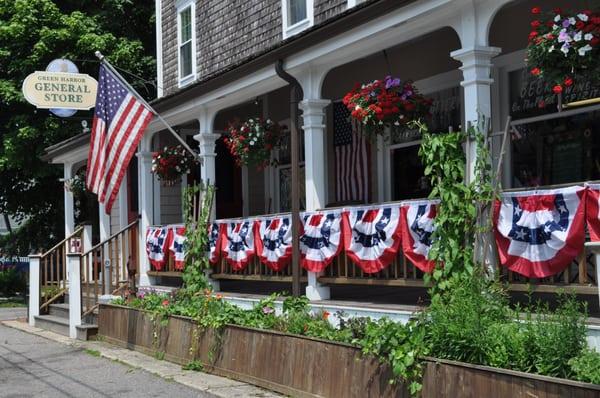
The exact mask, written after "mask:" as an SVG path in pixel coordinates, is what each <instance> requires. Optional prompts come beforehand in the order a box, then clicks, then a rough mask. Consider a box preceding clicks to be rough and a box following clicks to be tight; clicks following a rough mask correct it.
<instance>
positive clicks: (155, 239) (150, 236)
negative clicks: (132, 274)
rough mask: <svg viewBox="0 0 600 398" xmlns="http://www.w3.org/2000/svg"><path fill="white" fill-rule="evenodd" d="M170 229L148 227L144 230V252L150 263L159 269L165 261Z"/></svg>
mask: <svg viewBox="0 0 600 398" xmlns="http://www.w3.org/2000/svg"><path fill="white" fill-rule="evenodd" d="M170 238H171V230H170V228H166V227H148V229H147V230H146V253H147V254H148V260H149V261H150V264H151V265H152V266H153V267H154V269H156V270H157V271H160V270H161V269H162V267H163V266H164V265H165V263H166V262H167V258H168V253H167V249H168V248H169V246H170V242H169V240H170Z"/></svg>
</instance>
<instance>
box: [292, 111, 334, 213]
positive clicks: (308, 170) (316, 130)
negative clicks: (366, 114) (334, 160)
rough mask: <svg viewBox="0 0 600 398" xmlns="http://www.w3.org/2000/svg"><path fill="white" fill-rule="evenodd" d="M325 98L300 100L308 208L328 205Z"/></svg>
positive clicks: (319, 207)
mask: <svg viewBox="0 0 600 398" xmlns="http://www.w3.org/2000/svg"><path fill="white" fill-rule="evenodd" d="M330 103H331V101H330V100H325V99H305V100H303V101H302V102H300V104H299V107H300V109H302V120H303V126H302V129H303V130H304V167H305V169H304V172H305V175H306V210H315V209H321V208H323V207H325V206H326V205H327V185H326V178H327V163H326V162H325V151H326V146H325V127H326V126H325V123H324V117H325V107H326V106H327V105H329V104H330Z"/></svg>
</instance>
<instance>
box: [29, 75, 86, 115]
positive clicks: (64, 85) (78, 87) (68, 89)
mask: <svg viewBox="0 0 600 398" xmlns="http://www.w3.org/2000/svg"><path fill="white" fill-rule="evenodd" d="M97 88H98V82H97V81H96V79H94V78H93V77H91V76H90V75H86V74H82V73H64V72H40V71H38V72H34V73H32V74H30V75H29V76H27V77H26V78H25V81H23V95H25V99H26V100H27V101H29V102H30V103H31V104H33V105H35V106H36V107H38V108H43V109H49V108H54V109H90V108H93V107H94V105H95V104H96V90H97Z"/></svg>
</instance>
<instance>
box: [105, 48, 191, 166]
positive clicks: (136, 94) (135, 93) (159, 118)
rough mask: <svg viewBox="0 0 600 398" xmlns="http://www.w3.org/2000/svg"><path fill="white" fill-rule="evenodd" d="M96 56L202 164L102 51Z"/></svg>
mask: <svg viewBox="0 0 600 398" xmlns="http://www.w3.org/2000/svg"><path fill="white" fill-rule="evenodd" d="M94 54H95V55H96V57H98V59H99V60H100V62H101V63H102V64H104V65H106V67H107V68H108V69H109V70H110V71H111V72H112V73H113V74H114V75H115V76H116V77H117V78H119V80H121V82H122V83H123V84H124V85H125V86H126V87H127V88H128V89H129V91H131V92H132V93H133V94H134V95H135V96H136V98H137V99H138V100H139V101H140V102H141V103H143V104H144V106H145V107H146V108H148V109H149V110H150V111H151V112H152V113H153V114H154V116H156V117H157V118H158V120H160V121H161V122H162V124H164V125H165V127H166V128H167V130H169V131H170V132H171V134H173V136H174V137H175V138H176V139H177V140H178V141H179V142H180V143H181V145H182V146H183V147H184V148H185V149H186V150H187V151H188V152H189V153H191V154H192V156H193V157H194V159H197V160H199V161H200V162H202V159H201V158H200V155H199V154H198V153H196V151H194V150H193V149H192V148H190V146H189V145H188V144H187V142H185V140H184V139H183V138H181V137H180V136H179V134H177V132H176V131H175V130H173V127H171V126H170V125H169V123H167V121H166V120H165V119H163V117H162V116H161V115H160V114H159V113H158V112H156V110H155V109H154V108H153V107H152V106H151V105H150V104H149V103H148V102H147V101H146V100H145V99H144V98H143V97H142V96H141V95H140V94H139V93H138V92H137V91H136V90H135V89H134V88H133V87H131V85H130V84H129V83H128V82H127V80H125V78H124V77H123V76H121V74H120V73H119V72H117V70H116V69H115V68H114V67H113V66H112V65H111V64H110V62H108V61H107V60H106V58H105V57H104V55H102V53H101V52H100V51H96V52H95V53H94Z"/></svg>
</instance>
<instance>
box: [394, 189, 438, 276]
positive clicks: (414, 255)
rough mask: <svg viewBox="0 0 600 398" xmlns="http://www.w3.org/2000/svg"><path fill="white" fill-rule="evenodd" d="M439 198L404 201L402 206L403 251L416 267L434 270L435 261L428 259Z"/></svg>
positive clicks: (422, 269)
mask: <svg viewBox="0 0 600 398" xmlns="http://www.w3.org/2000/svg"><path fill="white" fill-rule="evenodd" d="M438 204H439V200H422V201H414V202H404V203H402V207H401V208H400V211H401V217H402V220H401V222H400V224H401V226H402V251H403V252H404V255H405V256H406V258H408V259H409V260H410V262H411V263H413V264H414V265H415V267H417V268H419V269H420V270H421V271H423V272H432V271H433V269H434V268H435V261H431V260H429V259H428V255H429V250H430V249H431V235H432V234H433V231H434V230H435V224H434V221H435V216H436V214H437V206H438Z"/></svg>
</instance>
